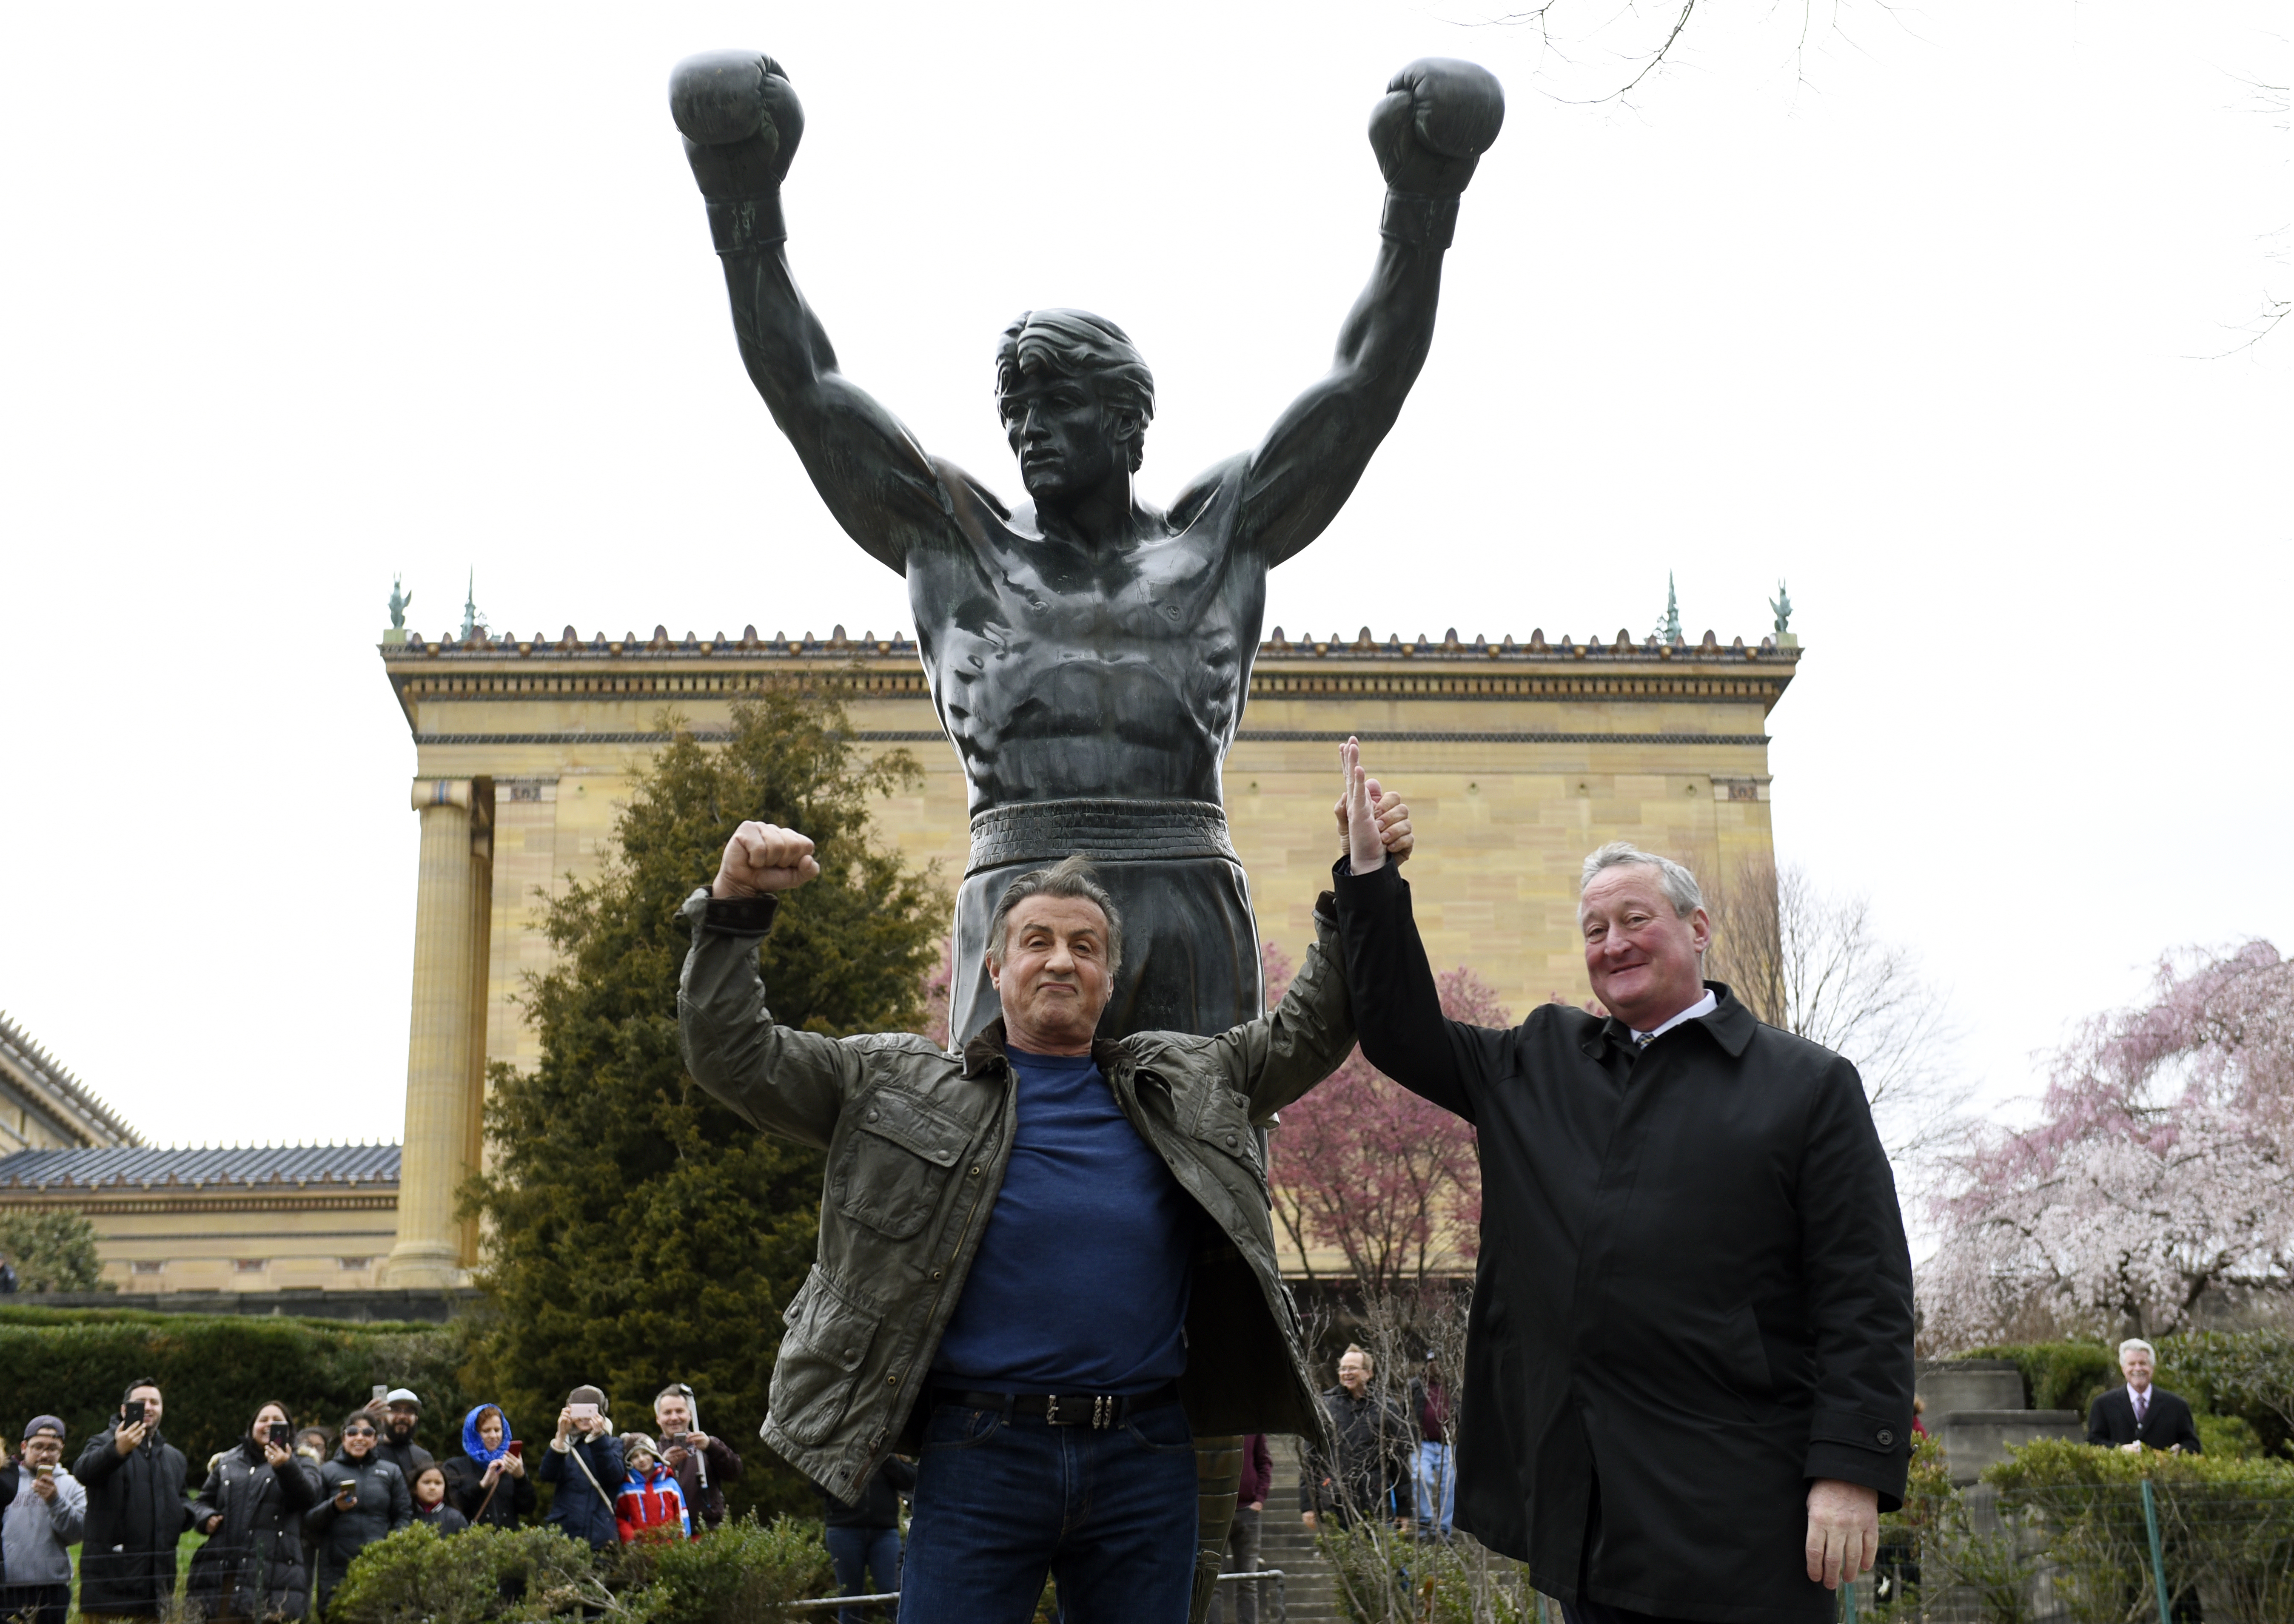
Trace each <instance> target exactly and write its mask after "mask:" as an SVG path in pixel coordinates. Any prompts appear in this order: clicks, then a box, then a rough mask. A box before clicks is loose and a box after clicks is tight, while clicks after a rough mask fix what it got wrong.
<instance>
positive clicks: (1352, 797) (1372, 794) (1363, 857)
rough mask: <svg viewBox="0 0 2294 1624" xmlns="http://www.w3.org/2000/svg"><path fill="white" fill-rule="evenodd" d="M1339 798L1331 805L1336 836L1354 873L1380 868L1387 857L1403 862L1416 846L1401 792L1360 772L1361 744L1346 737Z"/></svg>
mask: <svg viewBox="0 0 2294 1624" xmlns="http://www.w3.org/2000/svg"><path fill="white" fill-rule="evenodd" d="M1338 775H1339V780H1340V783H1339V788H1338V804H1337V805H1336V806H1334V807H1332V808H1330V812H1331V815H1332V816H1335V817H1336V818H1337V819H1338V838H1339V839H1340V840H1344V841H1345V842H1346V865H1347V867H1348V868H1349V869H1350V870H1351V871H1352V872H1354V873H1357V874H1366V873H1370V872H1371V870H1372V869H1377V868H1383V867H1385V866H1386V861H1387V858H1388V857H1391V858H1393V859H1394V860H1395V862H1396V863H1402V862H1406V861H1407V860H1408V859H1409V857H1410V854H1411V851H1413V850H1415V849H1416V848H1417V844H1418V842H1417V839H1416V837H1415V836H1413V835H1412V834H1411V832H1410V808H1409V807H1408V806H1406V805H1404V804H1403V799H1402V797H1401V796H1400V795H1398V794H1396V793H1394V792H1391V791H1387V790H1384V789H1381V788H1380V787H1379V782H1378V780H1377V779H1375V778H1372V777H1371V776H1369V775H1367V774H1365V773H1364V772H1363V765H1362V743H1361V742H1360V741H1359V740H1356V739H1348V740H1347V741H1346V743H1343V744H1341V745H1339V746H1338Z"/></svg>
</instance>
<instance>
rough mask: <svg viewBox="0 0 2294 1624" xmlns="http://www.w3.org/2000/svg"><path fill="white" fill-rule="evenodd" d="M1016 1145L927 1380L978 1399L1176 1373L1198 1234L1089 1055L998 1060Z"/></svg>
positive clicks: (1116, 1386)
mask: <svg viewBox="0 0 2294 1624" xmlns="http://www.w3.org/2000/svg"><path fill="white" fill-rule="evenodd" d="M1006 1052H1007V1053H1008V1054H1009V1056H1010V1058H1011V1061H1012V1075H1013V1086H1014V1087H1016V1088H1017V1089H1018V1090H1019V1113H1020V1127H1019V1133H1018V1134H1017V1135H1016V1136H1015V1137H1014V1139H1013V1142H1012V1162H1011V1165H1010V1166H1009V1167H1008V1168H1007V1169H1006V1170H1005V1174H1004V1188H1003V1189H1002V1190H998V1191H997V1195H996V1207H995V1210H994V1211H993V1212H991V1213H989V1214H988V1228H987V1230H985V1231H984V1232H983V1233H982V1234H981V1236H980V1251H979V1253H978V1255H976V1256H974V1258H973V1259H972V1272H971V1273H970V1274H969V1275H968V1276H966V1277H965V1279H964V1295H963V1297H962V1299H961V1300H959V1301H958V1302H957V1303H956V1314H955V1317H954V1318H953V1319H951V1320H949V1321H948V1331H947V1334H946V1335H945V1336H942V1337H941V1338H940V1352H939V1353H938V1355H937V1356H936V1357H935V1358H934V1359H933V1360H932V1372H933V1374H934V1376H937V1377H939V1378H940V1380H941V1381H942V1382H943V1383H946V1384H959V1383H960V1384H962V1385H964V1386H965V1387H974V1388H979V1389H981V1390H983V1391H986V1392H989V1393H1147V1392H1150V1391H1151V1390H1152V1389H1154V1388H1157V1387H1159V1386H1161V1385H1162V1384H1164V1383H1165V1382H1167V1381H1170V1380H1172V1379H1173V1378H1175V1376H1178V1375H1179V1374H1180V1372H1182V1371H1183V1370H1184V1369H1185V1368H1187V1349H1186V1344H1185V1342H1184V1339H1183V1336H1182V1332H1183V1331H1184V1328H1185V1325H1186V1320H1187V1287H1188V1282H1189V1275H1190V1273H1191V1271H1192V1266H1193V1259H1194V1246H1195V1236H1196V1231H1197V1228H1198V1226H1199V1225H1200V1223H1201V1222H1204V1219H1203V1210H1202V1208H1201V1207H1200V1206H1198V1205H1196V1202H1195V1198H1193V1197H1192V1196H1190V1195H1189V1194H1187V1192H1186V1191H1185V1190H1183V1189H1181V1188H1180V1187H1179V1181H1177V1180H1176V1179H1175V1178H1173V1177H1172V1176H1171V1170H1170V1169H1169V1168H1168V1167H1167V1166H1165V1165H1163V1158H1162V1157H1159V1156H1158V1155H1157V1154H1156V1153H1155V1149H1154V1148H1153V1147H1152V1146H1151V1145H1150V1144H1148V1143H1147V1141H1145V1140H1143V1139H1141V1138H1140V1137H1139V1134H1138V1132H1137V1130H1135V1128H1133V1127H1132V1125H1131V1123H1130V1120H1129V1119H1128V1118H1127V1117H1125V1116H1124V1114H1123V1108H1122V1107H1121V1106H1119V1105H1118V1104H1117V1103H1116V1102H1115V1092H1114V1091H1113V1090H1112V1089H1110V1087H1109V1086H1108V1084H1107V1079H1106V1078H1105V1077H1104V1076H1102V1075H1101V1074H1100V1069H1099V1067H1098V1066H1097V1064H1096V1063H1094V1061H1093V1060H1092V1059H1091V1057H1090V1056H1089V1055H1083V1054H1078V1055H1048V1054H1029V1053H1027V1052H1024V1051H1021V1050H1018V1049H1012V1050H1007V1051H1006Z"/></svg>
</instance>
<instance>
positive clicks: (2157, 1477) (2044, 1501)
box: [1983, 1439, 2294, 1624]
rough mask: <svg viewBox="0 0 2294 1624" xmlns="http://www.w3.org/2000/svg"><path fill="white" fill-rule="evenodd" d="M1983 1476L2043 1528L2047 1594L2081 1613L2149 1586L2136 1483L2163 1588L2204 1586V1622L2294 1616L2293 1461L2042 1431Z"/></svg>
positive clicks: (2265, 1622)
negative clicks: (2148, 1505) (2154, 1522)
mask: <svg viewBox="0 0 2294 1624" xmlns="http://www.w3.org/2000/svg"><path fill="white" fill-rule="evenodd" d="M1983 1475H1984V1480H1985V1481H1986V1482H1989V1483H1991V1484H1993V1485H1994V1486H1995V1487H1997V1489H1998V1490H1999V1496H2000V1505H2001V1508H2002V1510H2003V1511H2007V1512H2016V1511H2020V1512H2022V1513H2024V1514H2026V1515H2027V1517H2028V1519H2029V1523H2030V1526H2031V1527H2032V1528H2033V1529H2034V1530H2035V1531H2038V1534H2039V1535H2040V1537H2041V1538H2042V1539H2043V1540H2044V1544H2045V1550H2046V1556H2047V1558H2048V1559H2049V1560H2050V1561H2051V1562H2053V1563H2054V1564H2055V1565H2056V1568H2057V1570H2058V1571H2057V1572H2056V1574H2055V1576H2054V1584H2055V1588H2056V1592H2057V1595H2058V1596H2060V1597H2061V1599H2062V1602H2063V1603H2064V1604H2065V1606H2066V1607H2067V1608H2068V1609H2069V1610H2070V1614H2071V1616H2072V1617H2073V1618H2074V1619H2077V1620H2082V1621H2083V1624H2086V1621H2092V1624H2104V1620H2113V1621H2115V1620H2121V1619H2124V1618H2125V1617H2127V1616H2128V1606H2129V1598H2130V1597H2135V1598H2137V1599H2139V1598H2140V1597H2142V1596H2147V1595H2149V1594H2151V1587H2152V1586H2153V1584H2154V1580H2153V1579H2152V1560H2151V1539H2150V1529H2149V1524H2148V1521H2147V1519H2146V1517H2145V1514H2144V1503H2143V1485H2144V1482H2149V1483H2150V1485H2151V1488H2152V1496H2153V1501H2154V1505H2155V1507H2156V1511H2157V1515H2158V1521H2159V1528H2160V1535H2161V1539H2162V1542H2163V1545H2164V1548H2165V1553H2166V1575H2167V1588H2168V1593H2169V1595H2170V1596H2177V1597H2180V1596H2188V1595H2195V1594H2196V1593H2197V1592H2198V1591H2199V1589H2200V1587H2204V1590H2205V1593H2206V1595H2207V1596H2208V1597H2209V1601H2208V1604H2207V1605H2208V1607H2209V1618H2210V1619H2211V1620H2215V1624H2283V1620H2287V1619H2289V1618H2294V1465H2288V1464H2286V1463H2283V1462H2278V1461H2269V1460H2259V1459H2249V1460H2220V1459H2215V1458H2210V1457H2207V1456H2192V1455H2170V1454H2161V1453H2160V1452H2158V1451H2155V1450H2144V1452H2142V1453H2140V1454H2128V1453H2127V1452H2125V1451H2123V1450H2119V1449H2094V1448H2090V1447H2089V1446H2087V1445H2086V1444H2083V1443H2077V1442H2073V1441H2070V1440H2068V1439H2043V1440H2041V1441H2038V1442H2036V1443H2032V1444H2030V1445H2027V1446H2026V1447H2025V1448H2023V1449H2019V1450H2017V1451H2015V1452H2014V1454H2013V1456H2012V1457H2011V1458H2009V1459H2007V1460H2005V1461H2004V1462H2002V1463H2000V1464H1999V1465H1997V1466H1992V1467H1990V1468H1989V1470H1987V1471H1986V1472H1985V1473H1984V1474H1983Z"/></svg>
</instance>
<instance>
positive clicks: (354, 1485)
mask: <svg viewBox="0 0 2294 1624" xmlns="http://www.w3.org/2000/svg"><path fill="white" fill-rule="evenodd" d="M319 1486H320V1489H321V1491H322V1493H323V1495H324V1498H322V1499H321V1500H320V1501H319V1503H318V1504H317V1505H315V1506H313V1507H312V1508H311V1511H310V1513H309V1514H308V1515H306V1516H305V1518H304V1519H303V1522H304V1525H305V1527H307V1528H308V1529H309V1530H310V1531H311V1532H312V1534H313V1536H314V1537H315V1538H316V1539H317V1540H318V1543H319V1608H320V1611H321V1612H324V1611H325V1610H326V1605H327V1603H328V1602H329V1600H331V1599H332V1598H333V1596H334V1594H335V1587H336V1586H338V1585H339V1584H341V1583H342V1582H343V1574H344V1572H345V1571H346V1570H347V1569H348V1568H349V1567H350V1565H351V1558H352V1557H354V1556H355V1555H358V1554H359V1553H360V1552H361V1551H362V1550H364V1549H366V1547H368V1546H370V1545H372V1544H373V1543H374V1542H375V1541H376V1540H378V1539H386V1538H387V1537H388V1536H390V1535H392V1534H395V1533H396V1532H397V1531H399V1530H400V1529H402V1528H404V1527H405V1526H406V1525H407V1524H408V1523H411V1522H412V1521H413V1520H414V1497H413V1495H412V1494H411V1493H410V1492H409V1491H408V1490H407V1487H406V1479H405V1478H404V1477H403V1475H401V1474H400V1473H399V1470H398V1468H397V1467H396V1466H393V1465H392V1464H391V1463H390V1462H389V1461H386V1460H385V1459H383V1458H382V1452H381V1451H380V1450H379V1449H376V1450H373V1451H371V1452H370V1453H369V1454H368V1455H367V1456H366V1458H364V1459H362V1460H354V1459H352V1458H350V1456H349V1455H347V1454H346V1453H345V1452H344V1451H343V1450H342V1449H336V1451H335V1453H334V1457H333V1458H332V1459H330V1460H329V1461H328V1462H327V1464H326V1465H325V1466H321V1467H320V1468H319ZM345 1489H349V1490H352V1491H353V1492H354V1494H356V1495H357V1497H358V1504H356V1505H355V1506H352V1507H351V1508H350V1509H349V1510H347V1511H346V1510H344V1509H342V1508H341V1507H340V1506H337V1505H336V1504H335V1501H336V1498H337V1497H338V1495H340V1494H341V1493H342V1491H343V1490H345Z"/></svg>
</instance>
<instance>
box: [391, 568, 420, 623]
mask: <svg viewBox="0 0 2294 1624" xmlns="http://www.w3.org/2000/svg"><path fill="white" fill-rule="evenodd" d="M413 601H414V594H413V593H411V592H409V591H406V590H405V589H404V583H403V581H402V579H401V578H400V577H399V576H396V575H393V576H392V577H391V578H390V629H391V630H393V631H404V630H405V629H406V605H409V604H411V603H412V602H413Z"/></svg>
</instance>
